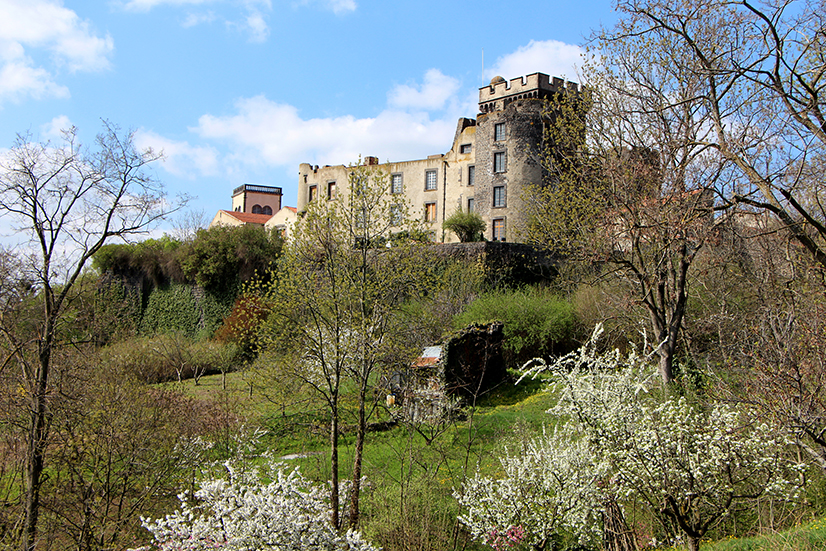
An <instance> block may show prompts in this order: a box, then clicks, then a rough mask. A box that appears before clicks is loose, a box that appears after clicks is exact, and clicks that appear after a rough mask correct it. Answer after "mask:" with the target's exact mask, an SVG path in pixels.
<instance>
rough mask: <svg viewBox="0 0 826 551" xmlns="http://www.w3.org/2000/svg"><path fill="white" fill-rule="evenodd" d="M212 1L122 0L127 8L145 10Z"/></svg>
mask: <svg viewBox="0 0 826 551" xmlns="http://www.w3.org/2000/svg"><path fill="white" fill-rule="evenodd" d="M213 1H214V0H127V1H126V2H124V4H123V7H124V8H126V9H127V10H132V11H140V12H147V11H149V10H151V9H152V8H154V7H157V6H163V5H170V6H193V5H199V4H208V3H210V2H213Z"/></svg>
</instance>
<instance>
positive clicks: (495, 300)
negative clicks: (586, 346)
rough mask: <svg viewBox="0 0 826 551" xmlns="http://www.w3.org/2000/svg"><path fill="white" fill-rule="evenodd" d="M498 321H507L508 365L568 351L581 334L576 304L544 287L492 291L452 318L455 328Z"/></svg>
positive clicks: (506, 351) (505, 350)
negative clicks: (575, 309)
mask: <svg viewBox="0 0 826 551" xmlns="http://www.w3.org/2000/svg"><path fill="white" fill-rule="evenodd" d="M494 320H498V321H501V322H503V323H504V325H505V327H504V341H503V348H504V354H505V361H506V363H507V364H508V365H514V364H515V363H520V364H521V363H524V362H525V361H527V360H529V359H531V358H534V357H547V356H549V355H551V354H558V353H562V352H566V351H568V350H570V349H571V348H572V347H573V344H574V342H575V341H576V339H577V337H578V336H579V334H578V333H579V324H578V323H577V320H576V315H575V313H574V307H573V305H572V304H571V303H570V302H568V301H566V300H564V299H562V298H559V297H557V296H555V295H552V294H550V293H549V292H548V291H545V290H542V289H521V290H517V291H501V290H497V291H492V292H489V293H486V294H484V295H482V296H480V297H479V298H478V299H476V300H475V301H474V302H473V303H471V304H470V306H469V307H468V308H467V309H466V310H465V311H464V312H462V313H461V314H459V315H457V316H455V317H454V318H453V325H454V327H456V328H461V327H466V326H468V325H470V324H472V323H487V322H490V321H494Z"/></svg>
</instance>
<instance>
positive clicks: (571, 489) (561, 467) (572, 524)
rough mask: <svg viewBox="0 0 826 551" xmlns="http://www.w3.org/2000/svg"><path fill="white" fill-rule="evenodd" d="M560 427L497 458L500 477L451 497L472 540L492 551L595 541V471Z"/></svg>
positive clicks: (478, 479)
mask: <svg viewBox="0 0 826 551" xmlns="http://www.w3.org/2000/svg"><path fill="white" fill-rule="evenodd" d="M568 430H569V428H568V427H563V428H561V429H558V430H556V431H554V432H548V433H545V434H544V435H543V436H542V437H541V438H537V439H535V440H533V441H530V442H527V443H525V444H524V445H522V446H521V449H519V450H518V453H514V454H511V453H506V455H505V456H504V457H502V458H501V459H500V462H501V464H502V468H503V471H504V477H502V478H499V479H494V478H490V477H486V476H482V475H480V474H478V473H477V474H476V476H475V477H474V478H472V479H469V480H467V481H465V484H464V491H463V492H456V494H455V496H456V498H457V499H458V500H459V503H460V504H461V505H462V507H463V508H464V511H465V512H464V513H463V514H462V515H461V516H460V517H459V520H460V521H461V522H462V523H463V524H465V525H466V526H467V527H468V528H469V529H470V532H471V534H472V535H473V537H475V538H477V539H480V540H482V541H484V542H485V543H486V544H488V545H490V546H491V547H493V548H494V549H496V550H497V551H504V550H505V549H508V548H510V547H515V546H517V545H529V546H531V547H535V548H537V549H544V548H546V546H547V544H548V543H549V542H550V541H551V540H554V539H557V538H558V537H559V536H560V535H561V534H565V535H567V536H568V537H569V538H571V539H576V540H579V541H580V542H581V543H586V542H593V541H595V540H598V539H599V534H597V533H595V532H594V529H595V527H596V526H597V521H598V518H594V514H598V510H599V503H600V500H601V496H600V492H599V490H598V487H597V481H599V480H600V479H602V478H603V477H604V476H605V473H604V472H601V471H600V469H599V468H595V466H594V464H593V462H592V460H591V456H590V453H589V451H588V449H587V448H586V447H585V446H584V445H585V442H584V441H582V440H578V441H577V440H575V439H574V436H573V435H572V434H570V433H569V432H568Z"/></svg>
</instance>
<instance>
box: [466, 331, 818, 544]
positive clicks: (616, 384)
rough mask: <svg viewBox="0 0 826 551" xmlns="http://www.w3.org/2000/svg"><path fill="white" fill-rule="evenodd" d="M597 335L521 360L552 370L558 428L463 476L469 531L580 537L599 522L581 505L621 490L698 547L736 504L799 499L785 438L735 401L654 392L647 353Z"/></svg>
mask: <svg viewBox="0 0 826 551" xmlns="http://www.w3.org/2000/svg"><path fill="white" fill-rule="evenodd" d="M600 332H601V329H600V328H598V329H597V331H595V333H594V336H593V337H592V339H591V341H590V342H589V343H588V344H586V345H585V346H584V347H583V348H581V349H580V350H579V351H577V352H574V353H571V354H569V355H567V356H565V357H563V358H560V359H559V360H557V361H556V362H554V363H552V364H546V363H544V362H542V361H541V360H536V361H534V363H533V364H531V365H529V366H526V367H527V369H526V373H525V376H531V375H536V374H538V373H539V372H542V371H551V372H553V373H554V379H553V382H552V383H551V385H550V390H551V391H554V392H557V393H558V396H559V400H558V402H557V405H556V406H555V407H554V408H553V409H552V410H550V413H552V414H554V415H557V416H559V418H560V419H562V420H564V421H563V427H562V428H560V429H558V430H557V431H556V432H555V433H553V434H552V435H550V436H549V437H545V438H543V439H540V440H538V441H536V442H534V443H533V444H531V445H530V446H527V447H526V448H525V449H524V450H522V456H520V457H519V458H512V457H506V458H505V459H503V461H502V463H503V466H505V477H504V478H503V479H500V480H493V479H489V478H485V477H480V476H478V475H477V477H476V478H475V479H473V480H470V481H468V482H467V483H466V487H465V488H466V492H469V493H471V494H473V495H474V498H473V500H474V501H475V503H471V502H470V501H469V500H468V499H463V501H462V504H463V506H465V507H466V511H467V513H465V514H464V515H463V516H462V517H461V519H460V520H462V522H464V523H465V524H466V525H467V526H468V527H469V529H470V530H471V532H472V533H473V534H474V535H475V536H477V537H480V538H484V539H485V541H487V542H488V543H494V544H496V545H493V546H494V547H496V546H497V545H498V546H499V547H502V546H501V545H499V544H500V543H501V542H502V541H503V540H502V539H501V538H498V539H497V537H498V536H499V535H500V534H501V533H502V530H503V529H504V530H506V531H507V530H508V529H510V528H521V529H523V530H524V532H525V534H524V537H523V539H524V540H525V541H526V542H528V543H535V542H541V541H543V539H545V538H548V537H549V535H550V534H553V533H560V532H561V531H564V530H572V529H578V530H580V531H581V534H586V533H587V532H588V531H589V530H590V531H594V530H595V529H597V528H599V527H598V525H595V524H592V525H590V526H589V525H588V523H589V522H591V523H596V522H598V520H599V517H598V516H597V515H592V514H584V511H585V510H586V508H587V507H588V506H594V507H597V508H599V507H601V506H603V505H605V504H609V503H614V500H615V499H618V500H619V502H620V503H622V501H623V499H626V498H627V499H629V500H632V499H633V500H634V501H636V502H638V503H644V504H646V505H647V506H648V507H649V509H650V512H651V514H652V515H653V516H654V517H655V518H657V519H658V520H659V521H661V523H662V524H663V526H664V527H665V528H666V529H669V528H670V527H672V526H676V527H677V528H678V530H679V531H680V532H681V534H680V535H681V536H682V537H683V538H684V539H685V541H686V543H687V544H688V548H689V550H691V551H697V550H698V549H699V542H700V539H701V538H702V537H703V536H704V535H706V534H707V533H708V531H709V530H710V529H712V528H713V527H714V526H716V525H717V524H718V523H719V522H720V521H721V520H723V519H724V518H725V517H726V516H727V515H729V514H730V513H731V512H733V511H735V510H736V509H737V508H738V507H751V506H753V505H754V503H755V500H757V499H759V498H763V497H776V498H779V499H791V498H793V497H795V495H796V493H797V491H798V486H797V485H796V483H795V481H796V480H797V479H798V478H799V473H800V471H801V470H802V469H803V466H802V465H796V464H793V463H791V462H789V461H788V459H787V457H786V456H785V451H786V449H787V447H788V444H789V443H790V442H789V439H788V437H787V436H786V435H784V434H783V433H782V432H780V431H778V430H776V429H775V428H773V427H770V426H768V425H766V424H764V423H762V422H757V421H756V420H755V419H756V416H755V415H754V414H753V412H751V411H749V410H747V409H746V408H745V407H743V406H738V405H730V404H725V403H710V404H702V405H694V404H690V403H689V402H688V401H687V400H686V399H685V398H684V397H675V396H672V395H668V394H667V393H665V392H663V391H662V389H658V388H657V385H658V381H659V378H658V377H657V371H656V366H655V365H653V362H651V361H650V360H651V358H650V357H646V356H642V355H639V354H636V353H634V352H632V353H631V354H630V355H628V356H627V357H623V356H621V355H620V353H619V352H618V351H616V350H615V351H613V352H610V353H608V354H602V355H601V354H598V353H597V352H596V345H595V342H596V339H597V338H598V336H599V334H600ZM574 458H576V462H574ZM584 473H589V474H590V476H588V475H586V474H584ZM599 494H601V495H602V496H603V497H602V499H600V498H599V497H598V495H599ZM514 495H522V496H524V497H521V498H520V499H522V500H523V502H524V503H525V504H526V505H525V507H524V508H523V509H521V510H518V509H517V508H515V507H514V506H513V504H512V503H513V500H512V499H511V496H514ZM541 500H545V502H546V504H548V506H546V510H545V513H544V516H543V513H542V511H541V508H534V507H533V506H532V505H531V504H532V503H536V502H539V501H541ZM512 532H513V531H512ZM510 545H511V542H510V540H509V542H508V546H510Z"/></svg>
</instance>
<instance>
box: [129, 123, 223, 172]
mask: <svg viewBox="0 0 826 551" xmlns="http://www.w3.org/2000/svg"><path fill="white" fill-rule="evenodd" d="M134 140H135V146H137V148H138V149H140V150H144V149H149V148H151V149H153V150H154V151H156V152H163V154H164V159H163V161H162V162H163V167H164V168H165V169H166V170H167V171H168V172H169V173H170V174H174V175H175V176H179V177H183V178H187V179H190V180H191V179H194V178H195V176H196V175H200V176H214V175H216V174H218V173H219V169H218V166H219V165H218V156H219V155H218V151H217V150H216V149H215V148H214V147H210V146H199V145H190V144H189V142H186V141H175V140H171V139H169V138H164V137H163V136H160V135H159V134H156V133H154V132H150V131H147V130H139V131H137V132H135V138H134Z"/></svg>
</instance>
